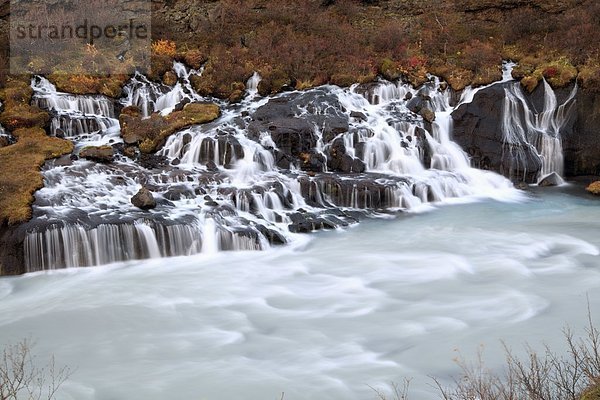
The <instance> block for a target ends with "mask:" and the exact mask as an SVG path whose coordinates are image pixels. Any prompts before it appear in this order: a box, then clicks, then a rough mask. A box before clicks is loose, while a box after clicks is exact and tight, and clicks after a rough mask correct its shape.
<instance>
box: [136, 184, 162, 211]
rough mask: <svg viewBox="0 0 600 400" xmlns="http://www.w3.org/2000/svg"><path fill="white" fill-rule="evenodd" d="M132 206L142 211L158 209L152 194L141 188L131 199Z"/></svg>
mask: <svg viewBox="0 0 600 400" xmlns="http://www.w3.org/2000/svg"><path fill="white" fill-rule="evenodd" d="M131 204H133V205H134V206H136V207H137V208H140V209H142V210H151V209H153V208H156V200H155V199H154V196H153V195H152V192H150V190H148V189H147V188H145V187H143V188H141V189H140V190H139V191H138V192H137V193H136V194H135V196H133V197H132V198H131Z"/></svg>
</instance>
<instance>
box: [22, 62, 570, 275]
mask: <svg viewBox="0 0 600 400" xmlns="http://www.w3.org/2000/svg"><path fill="white" fill-rule="evenodd" d="M173 71H174V72H175V75H176V76H177V82H176V83H175V84H174V85H173V86H166V85H163V84H160V83H156V82H152V81H150V80H148V79H147V78H146V77H145V76H143V75H140V74H136V75H135V76H133V77H132V78H131V80H130V81H129V82H128V84H127V85H126V87H125V90H124V97H123V98H121V99H119V100H117V101H118V102H119V103H120V104H121V105H124V106H127V105H135V106H137V107H139V108H140V109H141V110H142V112H143V114H144V115H146V116H148V115H150V114H151V113H153V112H161V113H163V114H167V113H169V112H171V111H172V110H174V109H175V108H176V107H178V105H180V104H181V102H184V101H205V99H204V98H203V97H202V96H200V95H199V94H197V93H196V92H195V91H194V89H193V87H192V85H191V84H190V77H191V76H192V75H193V74H200V73H202V71H194V70H189V69H187V68H185V66H183V65H182V64H179V63H175V64H174V67H173ZM259 82H260V76H259V75H258V74H254V75H253V76H252V77H251V78H250V79H249V81H248V82H247V91H248V96H246V98H245V99H244V100H243V101H242V102H241V103H238V104H228V103H226V102H221V103H220V106H221V108H222V113H221V117H220V118H219V119H218V120H217V121H214V122H212V123H209V124H204V125H197V126H191V127H188V128H185V129H182V130H181V131H180V132H177V133H175V134H173V135H171V136H170V137H168V138H167V140H166V142H165V145H164V147H163V148H162V149H161V150H160V151H159V152H158V153H157V157H156V159H157V160H158V161H157V162H158V163H159V165H158V166H152V168H150V169H146V168H145V167H144V166H142V165H140V164H139V163H136V162H133V161H131V160H129V159H127V158H124V157H117V158H116V159H115V161H113V162H112V163H109V164H102V163H94V162H91V161H86V160H77V161H73V162H72V163H71V164H69V165H53V164H52V163H49V164H48V165H47V166H46V168H45V169H44V170H43V175H44V188H42V189H41V190H39V191H38V192H37V193H36V201H35V203H34V205H33V211H34V216H35V224H32V225H31V227H29V228H28V230H27V232H28V233H27V237H26V240H25V246H24V247H25V260H26V261H25V263H26V267H27V270H28V271H38V270H44V269H55V268H64V267H82V266H90V265H102V264H107V263H114V262H122V261H128V260H134V259H144V258H156V257H172V256H186V255H191V254H198V253H206V254H213V253H215V252H218V251H228V250H263V249H266V248H269V247H270V246H272V245H275V244H283V243H287V242H291V241H294V240H296V237H297V236H295V233H296V232H310V231H312V230H315V229H334V228H338V227H345V226H348V225H350V224H353V223H356V222H357V220H358V217H359V216H360V215H371V214H373V213H379V212H384V213H389V212H390V211H408V212H412V211H414V212H417V211H420V210H422V209H424V208H427V207H429V204H431V203H438V202H447V201H453V199H465V198H479V197H491V198H497V199H500V200H512V199H515V198H519V195H518V192H517V191H515V190H514V189H513V187H512V184H511V183H510V181H508V180H507V179H505V178H504V177H502V176H500V175H498V174H495V173H492V172H489V171H481V170H477V169H474V168H471V167H470V165H469V160H468V157H467V156H466V154H465V153H464V152H463V151H462V149H460V147H459V146H458V145H457V144H456V143H454V142H453V141H452V137H451V132H452V119H451V117H450V113H451V112H452V110H453V109H454V107H453V106H451V98H452V96H453V93H452V92H451V89H449V88H445V87H444V86H443V85H442V83H441V82H440V81H439V79H437V78H432V79H431V80H430V82H428V83H426V84H425V85H423V86H422V87H421V88H419V89H418V90H417V89H415V88H413V87H411V86H410V85H408V84H404V83H402V82H398V83H392V82H386V81H381V82H377V83H374V84H370V85H355V86H353V87H351V88H346V89H344V88H340V87H336V86H322V87H319V88H315V89H311V90H307V91H303V92H299V91H296V92H290V93H282V94H279V95H276V96H273V97H267V98H263V97H260V96H255V94H256V90H257V87H258V83H259ZM32 86H33V87H34V92H35V96H34V97H35V101H36V102H37V104H38V105H40V106H41V107H44V108H46V109H49V110H52V111H53V114H52V115H53V118H52V121H51V124H52V126H53V127H55V128H53V131H56V132H57V133H58V131H59V130H63V131H64V132H68V134H65V136H68V137H70V138H72V140H73V141H74V142H75V143H76V145H78V146H81V145H84V144H87V143H89V142H91V141H94V140H95V141H99V142H102V141H104V142H107V141H108V140H112V141H113V142H117V141H119V140H120V139H119V130H118V121H117V120H116V119H115V114H114V104H113V101H112V100H111V99H108V98H106V97H103V96H76V95H70V94H66V93H60V92H58V91H56V88H54V87H53V86H52V85H51V84H50V83H49V82H48V81H46V80H44V79H43V78H36V79H34V80H33V81H32ZM461 101H462V102H465V101H468V99H466V98H465V97H464V96H463V99H462V100H461ZM559 108H560V107H559ZM274 110H275V111H274ZM563 111H564V110H563ZM559 112H562V111H557V113H559ZM564 112H566V111H564ZM424 116H427V119H429V121H430V122H427V120H426V118H425V117H424ZM432 119H433V121H431V120H432ZM547 120H548V118H544V117H540V118H539V121H540V122H539V124H542V123H544V124H547V123H548V122H547ZM536 121H538V120H537V119H535V120H533V122H532V123H534V124H535V123H538V122H536ZM115 124H116V125H115ZM286 124H289V125H286ZM115 127H116V128H115ZM279 129H283V130H281V131H280V130H279ZM292 153H293V154H292ZM141 186H146V187H148V188H150V190H151V191H152V193H153V195H154V197H155V199H156V201H157V207H156V208H155V209H153V210H150V211H143V210H139V209H137V208H136V207H134V206H133V205H132V204H131V201H130V199H131V197H132V196H133V195H134V194H135V193H137V192H138V190H139V189H140V187H141Z"/></svg>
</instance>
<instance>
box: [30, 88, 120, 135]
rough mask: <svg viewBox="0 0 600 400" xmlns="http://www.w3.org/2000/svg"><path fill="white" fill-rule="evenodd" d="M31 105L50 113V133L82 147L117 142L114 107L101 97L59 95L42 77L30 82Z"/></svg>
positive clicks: (106, 98) (117, 127) (60, 93)
mask: <svg viewBox="0 0 600 400" xmlns="http://www.w3.org/2000/svg"><path fill="white" fill-rule="evenodd" d="M31 86H32V88H33V92H34V94H33V100H32V103H33V104H34V105H36V106H38V107H40V108H42V109H44V110H48V111H50V113H51V115H52V121H51V123H50V133H51V134H52V135H53V136H57V137H61V138H66V139H71V140H74V139H76V140H77V141H80V142H85V144H86V145H92V144H106V143H108V142H109V141H113V142H115V141H120V136H119V121H118V119H116V118H115V110H114V104H113V101H112V100H111V99H109V98H108V97H105V96H100V95H95V96H81V95H71V94H68V93H62V92H59V91H57V90H56V87H55V86H54V85H53V84H52V83H50V81H48V80H47V79H46V78H43V77H34V78H33V79H32V84H31Z"/></svg>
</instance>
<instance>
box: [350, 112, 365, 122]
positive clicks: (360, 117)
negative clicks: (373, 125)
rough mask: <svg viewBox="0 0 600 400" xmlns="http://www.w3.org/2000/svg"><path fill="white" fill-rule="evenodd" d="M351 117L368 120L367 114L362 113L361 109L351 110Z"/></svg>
mask: <svg viewBox="0 0 600 400" xmlns="http://www.w3.org/2000/svg"><path fill="white" fill-rule="evenodd" d="M350 118H354V119H357V120H359V121H366V120H367V116H366V115H365V114H364V113H361V112H360V111H351V112H350Z"/></svg>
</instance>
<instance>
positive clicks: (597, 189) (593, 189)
mask: <svg viewBox="0 0 600 400" xmlns="http://www.w3.org/2000/svg"><path fill="white" fill-rule="evenodd" d="M586 190H587V191H588V192H590V193H591V194H595V195H598V196H600V181H596V182H592V183H590V184H589V186H588V187H587V188H586Z"/></svg>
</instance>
